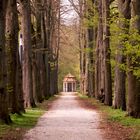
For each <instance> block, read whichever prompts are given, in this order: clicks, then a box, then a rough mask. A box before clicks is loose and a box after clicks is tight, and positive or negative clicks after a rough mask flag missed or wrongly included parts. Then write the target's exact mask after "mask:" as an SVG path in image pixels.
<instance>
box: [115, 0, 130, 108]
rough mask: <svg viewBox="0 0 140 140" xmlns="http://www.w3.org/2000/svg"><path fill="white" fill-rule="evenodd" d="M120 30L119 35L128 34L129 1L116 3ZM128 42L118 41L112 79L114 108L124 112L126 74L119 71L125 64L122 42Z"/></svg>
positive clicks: (124, 39) (121, 0) (123, 39)
mask: <svg viewBox="0 0 140 140" xmlns="http://www.w3.org/2000/svg"><path fill="white" fill-rule="evenodd" d="M118 9H119V18H120V23H119V26H120V29H121V34H128V33H129V19H130V17H131V14H130V0H125V1H123V0H119V2H118ZM126 40H128V39H127V38H126V37H125V38H123V37H122V39H121V40H120V41H119V42H120V43H119V45H118V47H117V54H116V63H117V64H116V66H115V79H114V82H115V84H114V108H116V109H117V108H120V109H122V110H126V97H125V96H126V72H125V70H124V69H121V66H120V65H125V64H126V57H125V54H123V52H124V50H125V46H124V45H123V44H124V42H125V41H126Z"/></svg>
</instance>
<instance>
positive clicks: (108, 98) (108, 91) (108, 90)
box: [102, 0, 112, 106]
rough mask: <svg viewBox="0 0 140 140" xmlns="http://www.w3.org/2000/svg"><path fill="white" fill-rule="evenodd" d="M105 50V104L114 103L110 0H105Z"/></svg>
mask: <svg viewBox="0 0 140 140" xmlns="http://www.w3.org/2000/svg"><path fill="white" fill-rule="evenodd" d="M102 10H103V19H104V25H103V51H104V54H103V55H104V56H103V57H104V59H103V61H104V62H103V63H104V76H105V77H104V79H105V81H104V82H105V83H104V96H105V100H104V104H105V105H109V106H111V105H112V77H111V62H110V53H111V50H110V25H109V21H110V0H103V9H102Z"/></svg>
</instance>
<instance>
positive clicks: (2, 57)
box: [0, 0, 11, 124]
mask: <svg viewBox="0 0 140 140" xmlns="http://www.w3.org/2000/svg"><path fill="white" fill-rule="evenodd" d="M7 2H8V1H7V0H0V68H1V69H0V119H1V120H4V121H5V123H7V124H8V123H10V122H11V119H10V116H9V112H8V104H7V102H8V100H7V91H6V84H7V75H6V52H5V51H6V49H5V24H6V23H5V22H6V7H7Z"/></svg>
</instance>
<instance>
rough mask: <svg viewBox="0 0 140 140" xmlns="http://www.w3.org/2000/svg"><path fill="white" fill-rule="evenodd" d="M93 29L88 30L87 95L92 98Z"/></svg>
mask: <svg viewBox="0 0 140 140" xmlns="http://www.w3.org/2000/svg"><path fill="white" fill-rule="evenodd" d="M94 33H95V32H94V29H93V27H89V29H88V48H89V50H88V51H89V52H88V78H87V79H88V95H89V96H90V97H92V96H94V82H95V81H94V68H93V67H94V58H93V42H94V40H93V39H94Z"/></svg>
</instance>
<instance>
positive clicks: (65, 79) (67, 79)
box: [63, 73, 76, 82]
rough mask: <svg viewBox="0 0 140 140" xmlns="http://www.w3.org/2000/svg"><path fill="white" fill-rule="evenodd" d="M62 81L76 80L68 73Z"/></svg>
mask: <svg viewBox="0 0 140 140" xmlns="http://www.w3.org/2000/svg"><path fill="white" fill-rule="evenodd" d="M63 82H76V77H75V76H73V75H72V74H71V73H69V74H67V75H66V76H65V77H64V80H63Z"/></svg>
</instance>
